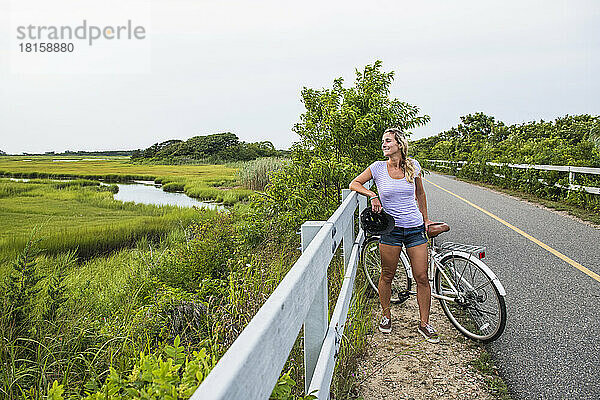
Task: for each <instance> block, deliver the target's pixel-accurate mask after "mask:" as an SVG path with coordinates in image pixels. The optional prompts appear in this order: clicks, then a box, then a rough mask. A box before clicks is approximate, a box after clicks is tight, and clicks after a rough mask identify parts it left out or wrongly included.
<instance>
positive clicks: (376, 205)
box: [371, 197, 383, 213]
mask: <svg viewBox="0 0 600 400" xmlns="http://www.w3.org/2000/svg"><path fill="white" fill-rule="evenodd" d="M382 209H383V206H382V205H381V201H379V197H375V198H374V199H372V200H371V210H373V212H376V213H378V212H381V210H382Z"/></svg>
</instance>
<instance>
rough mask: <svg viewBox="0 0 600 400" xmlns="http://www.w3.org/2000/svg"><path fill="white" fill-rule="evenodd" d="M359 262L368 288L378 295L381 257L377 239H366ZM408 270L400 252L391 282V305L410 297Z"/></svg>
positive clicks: (403, 255) (404, 258) (404, 256)
mask: <svg viewBox="0 0 600 400" xmlns="http://www.w3.org/2000/svg"><path fill="white" fill-rule="evenodd" d="M361 260H362V264H363V269H364V271H365V275H366V276H367V281H368V282H369V286H371V288H373V290H375V292H376V293H379V289H378V286H379V276H380V275H381V255H380V254H379V239H378V238H377V237H372V238H369V239H367V241H366V242H365V244H364V245H363V250H362V253H361ZM409 268H410V264H409V261H408V258H407V257H406V254H404V252H400V258H399V259H398V266H397V268H396V274H395V275H394V280H393V281H392V297H391V299H390V301H391V302H392V303H396V304H398V303H403V302H404V301H406V299H408V296H409V295H410V287H411V279H410V277H409V276H408V273H407V270H408V269H409Z"/></svg>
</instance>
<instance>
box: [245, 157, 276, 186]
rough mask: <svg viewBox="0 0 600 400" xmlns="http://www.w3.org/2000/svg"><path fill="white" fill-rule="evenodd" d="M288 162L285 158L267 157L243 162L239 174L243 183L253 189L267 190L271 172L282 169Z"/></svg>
mask: <svg viewBox="0 0 600 400" xmlns="http://www.w3.org/2000/svg"><path fill="white" fill-rule="evenodd" d="M286 164H287V160H286V159H284V158H275V157H265V158H259V159H256V160H253V161H248V162H245V163H242V164H241V165H240V167H239V171H238V176H239V179H240V182H241V184H242V185H243V186H244V187H245V188H247V189H251V190H261V191H262V190H265V186H267V184H268V183H269V174H270V173H271V172H273V171H276V170H279V169H282V168H284V167H285V165H286Z"/></svg>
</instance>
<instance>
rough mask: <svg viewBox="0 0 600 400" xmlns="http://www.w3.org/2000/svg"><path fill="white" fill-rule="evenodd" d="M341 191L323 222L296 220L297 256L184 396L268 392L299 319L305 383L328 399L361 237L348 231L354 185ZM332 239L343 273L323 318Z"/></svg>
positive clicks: (260, 395) (356, 201) (264, 395)
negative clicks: (341, 257)
mask: <svg viewBox="0 0 600 400" xmlns="http://www.w3.org/2000/svg"><path fill="white" fill-rule="evenodd" d="M365 186H370V183H368V185H365ZM342 195H343V196H342V197H343V201H342V204H341V205H340V207H339V208H338V209H337V210H336V211H335V212H334V213H333V214H332V216H331V217H330V218H329V219H328V220H327V221H307V222H305V223H304V224H303V225H302V228H301V235H302V255H301V256H300V258H298V260H297V261H296V263H295V264H294V266H293V267H292V268H291V269H290V271H289V272H288V273H287V275H286V276H285V277H284V279H283V280H282V281H281V283H280V284H279V285H278V286H277V288H276V289H275V291H274V292H273V293H272V294H271V296H270V297H269V298H268V299H267V301H266V302H265V304H264V305H263V306H262V307H261V308H260V310H259V311H258V313H257V314H256V315H255V316H254V318H253V319H252V320H251V321H250V323H248V325H247V326H246V328H245V329H244V330H243V331H242V333H241V334H240V335H239V337H238V338H237V340H236V341H235V342H234V343H233V344H232V345H231V347H230V348H229V350H228V351H227V352H226V353H225V355H224V356H223V357H222V358H221V359H220V360H219V362H218V363H217V365H216V366H215V368H214V369H213V370H212V371H211V373H210V374H209V375H208V376H207V377H206V379H205V380H204V381H203V382H202V384H201V385H200V387H199V388H198V389H197V390H196V392H195V393H194V394H193V396H192V397H191V399H193V400H200V399H203V400H204V399H211V400H212V399H215V400H216V399H268V398H269V396H270V394H271V392H272V391H273V387H274V386H275V383H276V382H277V379H278V378H279V375H280V374H281V371H282V369H283V366H284V364H285V362H286V360H287V358H288V357H289V354H290V352H291V350H292V347H293V345H294V342H295V341H296V338H297V336H298V333H299V332H300V328H301V327H302V325H303V324H304V360H305V390H306V392H307V393H312V394H314V395H316V396H317V398H319V399H328V398H329V388H330V385H331V380H332V377H333V370H334V367H335V361H336V358H337V353H338V351H339V347H340V344H341V337H342V335H343V332H344V327H345V323H346V318H347V315H348V310H349V308H350V303H351V298H352V293H353V287H354V278H355V277H356V270H357V267H358V258H359V253H360V246H361V245H362V242H363V241H364V234H363V232H362V230H359V234H358V235H357V237H356V240H355V238H354V220H355V218H354V212H355V210H356V208H357V207H358V208H359V211H362V210H363V209H364V208H365V207H366V206H367V202H366V198H365V197H364V196H359V195H358V194H357V193H356V192H351V191H350V190H347V189H346V190H344V191H343V193H342ZM340 244H343V254H344V266H345V276H344V281H343V283H342V289H341V291H340V294H339V297H338V299H337V302H336V306H335V309H334V310H333V312H332V317H331V320H329V316H328V300H327V296H328V293H327V267H328V266H329V263H330V262H331V260H332V258H333V255H334V253H335V252H336V250H337V248H338V247H339V246H340Z"/></svg>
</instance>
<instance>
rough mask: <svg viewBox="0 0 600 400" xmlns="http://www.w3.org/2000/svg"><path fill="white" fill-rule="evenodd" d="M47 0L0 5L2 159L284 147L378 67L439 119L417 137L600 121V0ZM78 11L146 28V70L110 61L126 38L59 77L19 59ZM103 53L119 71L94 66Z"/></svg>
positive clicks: (395, 90)
mask: <svg viewBox="0 0 600 400" xmlns="http://www.w3.org/2000/svg"><path fill="white" fill-rule="evenodd" d="M43 1H44V3H45V7H49V6H50V7H52V9H53V10H52V11H53V13H50V11H48V10H45V11H44V9H43V8H41V7H43V6H42V0H35V1H33V0H13V1H12V2H11V0H0V28H1V29H2V31H1V34H0V132H1V135H2V141H1V142H0V150H4V151H6V152H9V153H20V152H45V151H51V150H54V151H64V150H66V149H69V150H117V149H136V148H145V147H148V146H150V145H152V144H153V143H156V142H161V141H164V140H167V139H173V138H178V139H187V138H189V137H192V136H195V135H203V134H211V133H218V132H225V131H230V132H233V133H235V134H237V135H238V136H239V138H240V139H241V140H244V141H263V140H270V141H271V142H273V144H274V145H275V146H276V147H277V148H287V147H288V146H289V145H290V144H291V143H292V142H293V141H295V140H297V137H296V136H295V135H294V134H293V133H292V132H291V128H292V126H293V124H294V123H295V122H297V121H298V120H299V115H300V114H301V113H302V111H303V105H302V103H301V102H300V91H301V89H302V88H303V87H305V86H306V87H312V88H323V87H330V86H331V83H332V81H333V79H335V78H336V77H340V76H341V77H343V78H344V79H345V82H346V85H347V86H349V85H351V84H353V82H354V77H355V69H356V68H359V69H361V68H363V67H364V66H365V65H366V64H371V63H373V62H374V61H375V60H382V61H383V67H384V70H386V71H391V70H393V71H395V73H396V79H395V81H394V83H393V85H392V96H393V97H397V98H399V99H401V100H403V101H406V102H408V103H411V104H415V105H417V106H418V107H419V108H420V109H421V111H422V113H424V114H428V115H430V116H431V122H430V123H429V124H428V125H427V126H425V127H422V128H418V129H415V130H414V135H413V138H419V137H424V136H429V135H433V134H436V133H439V132H441V131H443V130H446V129H449V128H450V127H452V126H456V125H457V124H458V123H459V117H460V116H462V115H466V114H469V113H474V112H478V111H482V112H485V113H486V114H489V115H493V116H495V117H496V118H498V119H500V120H502V121H504V122H506V123H509V124H512V123H520V122H527V121H532V120H539V119H544V120H549V119H554V118H556V117H559V116H564V115H566V114H582V113H588V114H594V115H598V114H600V112H599V110H600V74H599V72H600V54H599V53H600V1H598V0H590V1H578V0H571V1H526V0H520V1H513V0H503V1H481V0H477V1H460V0H456V1H447V0H443V1H426V2H416V1H410V2H408V1H371V2H366V1H361V2H354V1H336V2H328V1H303V2H288V1H282V0H278V1H247V0H246V1H182V0H169V1H166V0H164V1H157V0H153V1H147V2H145V3H143V4H144V5H141V6H139V8H138V9H133V11H132V10H131V9H130V10H128V11H127V13H126V14H124V13H123V12H121V13H120V14H119V15H118V16H117V14H115V15H114V16H113V15H112V14H111V13H112V12H113V11H112V10H113V9H111V8H110V7H108V6H106V8H105V9H104V11H98V9H97V8H85V6H86V5H90V7H91V6H92V5H94V6H95V7H98V4H102V5H104V4H106V3H105V2H98V1H95V2H88V0H78V2H77V4H78V6H77V10H79V11H81V13H79V14H77V13H74V12H73V7H70V6H69V3H68V2H66V1H67V0H65V1H63V0H56V1H52V0H43ZM70 1H72V0H70ZM27 2H29V3H31V4H34V5H35V4H38V5H39V7H35V6H33V7H32V6H31V4H27ZM36 2H37V3H36ZM94 3H95V4H94ZM121 3H125V1H121ZM71 4H73V3H71ZM128 4H134V3H128ZM82 5H83V6H82ZM36 9H38V10H42V11H44V12H41V11H40V12H38V13H36V12H35V10H36ZM136 10H137V11H136ZM28 12H31V15H30V16H28V15H27V13H28ZM57 14H59V15H61V16H62V17H63V20H60V19H61V18H58V17H57ZM81 16H83V17H85V18H86V19H87V20H88V21H90V23H95V24H98V25H109V24H112V23H117V22H115V21H117V20H118V21H121V20H122V19H123V18H124V16H126V17H127V18H131V20H132V21H133V22H134V23H140V24H142V25H143V26H144V27H145V30H146V37H145V39H144V40H141V41H138V42H136V43H132V42H128V43H127V44H126V45H127V46H130V47H127V48H122V49H121V50H122V51H123V52H126V53H128V54H129V55H130V58H132V57H133V58H134V61H136V60H137V64H135V62H134V64H132V65H131V68H129V70H127V68H125V67H127V65H125V62H124V63H123V64H119V62H118V59H116V58H115V59H111V56H106V53H102V52H103V51H104V52H106V51H114V52H116V51H117V50H116V49H117V47H116V45H114V47H112V48H111V47H109V45H110V46H113V43H115V42H114V41H113V42H106V41H105V42H106V43H100V44H98V45H96V44H94V46H91V47H90V46H87V44H84V45H81V44H80V43H77V44H76V45H77V46H79V49H82V50H81V51H80V52H77V49H76V51H75V52H74V53H72V54H66V55H65V54H63V55H60V56H61V57H62V58H59V57H56V58H54V59H52V62H61V63H63V65H64V67H65V68H64V71H63V72H62V73H61V72H57V71H56V70H48V71H45V70H44V68H47V66H46V64H44V63H43V62H36V63H33V62H30V61H28V60H35V59H34V58H31V59H23V57H24V55H23V54H17V53H16V50H15V49H17V46H18V44H19V43H21V42H19V41H18V40H17V39H16V33H17V32H16V30H15V23H19V24H21V23H24V22H23V21H24V20H26V19H27V18H29V17H30V18H31V19H32V21H33V20H35V21H37V22H36V23H37V24H48V25H51V24H65V23H68V24H70V25H73V26H75V25H77V24H80V23H81V18H82V17H81ZM53 18H54V19H53ZM111 18H112V20H111ZM65 19H66V20H67V21H65ZM59 20H60V21H59ZM123 46H125V44H123ZM84 47H86V48H87V49H84ZM111 49H112V50H111ZM123 49H130V50H123ZM83 50H86V51H88V52H87V53H85V52H84V51H83ZM138 51H139V52H140V53H139V54H140V55H139V56H138V53H136V52H138ZM93 52H95V53H94V54H95V55H96V57H100V55H102V57H104V60H105V61H107V63H108V64H110V65H113V66H116V67H115V70H114V72H112V70H110V69H105V70H104V72H103V73H99V72H98V71H97V70H94V68H93V65H94V64H96V65H99V64H98V63H100V62H101V61H98V60H96V61H94V60H93V59H92V58H85V57H92V56H90V54H92V53H93ZM84 53H85V54H87V56H85V54H84ZM53 56H55V55H53ZM19 57H21V58H19ZM36 57H38V59H37V60H42V58H43V60H50V58H49V55H39V54H38V55H37V56H36ZM40 57H41V58H40ZM122 59H126V56H123V57H122ZM24 60H25V61H24ZM57 60H58V61H57ZM130 61H131V60H130ZM24 62H25V63H27V62H29V63H30V64H31V65H33V67H32V68H33V72H34V73H32V71H29V70H27V68H24V67H23V65H24V64H23V63H24ZM31 65H30V66H31ZM86 65H87V66H86ZM121 66H123V71H120V70H119V68H120V67H121ZM35 68H38V70H37V71H36V70H35ZM86 68H89V70H86ZM73 69H78V70H73ZM71 70H73V71H71Z"/></svg>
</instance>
